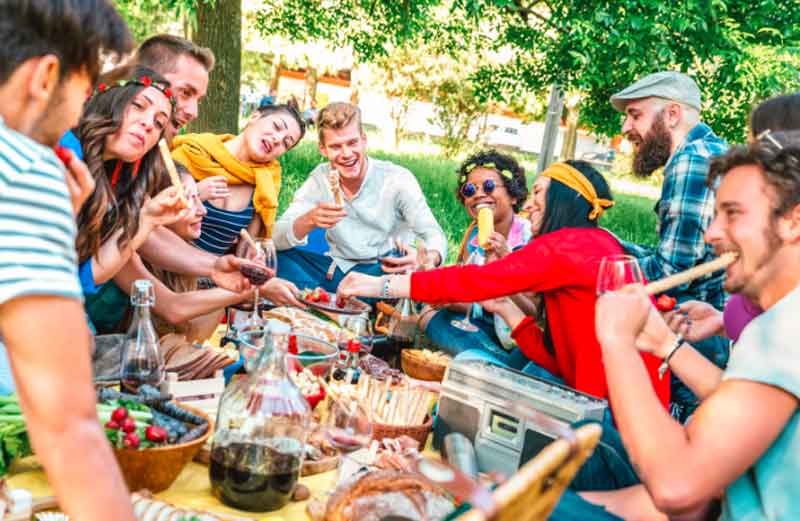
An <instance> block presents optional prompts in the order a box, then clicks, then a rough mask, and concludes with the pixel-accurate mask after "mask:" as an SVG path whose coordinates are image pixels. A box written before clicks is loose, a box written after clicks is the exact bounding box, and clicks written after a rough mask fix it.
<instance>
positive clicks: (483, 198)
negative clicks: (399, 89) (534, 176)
mask: <svg viewBox="0 0 800 521" xmlns="http://www.w3.org/2000/svg"><path fill="white" fill-rule="evenodd" d="M456 173H457V175H458V185H457V187H456V197H457V198H458V200H459V202H460V203H461V204H462V205H463V206H464V209H465V210H466V211H467V214H468V215H469V216H470V217H471V218H472V223H471V224H470V225H469V227H468V228H467V230H466V232H465V233H464V238H463V240H462V241H461V248H460V250H459V253H458V261H459V262H460V263H465V262H467V261H468V259H469V258H470V256H472V255H475V254H478V255H481V256H482V257H483V258H485V260H486V262H491V261H493V260H496V259H498V258H502V257H505V256H506V255H508V254H509V253H511V251H513V250H516V249H519V248H521V247H523V246H524V245H525V244H527V242H528V241H529V240H530V238H531V226H530V223H529V222H528V221H527V220H525V219H523V218H522V217H520V216H518V215H517V212H519V210H520V209H521V208H522V204H523V203H524V202H525V199H526V198H527V197H528V188H527V183H526V180H525V170H524V169H523V168H522V167H521V166H520V165H519V163H517V161H516V160H515V159H514V158H513V157H511V156H509V155H506V154H501V153H499V152H497V151H495V150H486V151H483V152H479V153H477V154H475V155H473V156H471V157H469V158H468V159H467V160H466V161H464V163H462V164H461V166H460V167H459V169H458V171H457V172H456ZM481 208H488V209H489V210H491V212H492V216H493V223H494V232H493V233H492V234H491V235H490V236H489V237H488V240H487V241H486V243H485V244H484V245H483V246H481V244H479V241H478V226H477V218H478V211H479V210H480V209H481ZM470 307H472V310H471V314H470V322H471V323H472V324H473V325H474V326H476V327H477V328H478V330H477V331H474V332H473V331H464V330H462V329H459V328H457V327H455V326H453V325H452V323H453V321H458V320H463V319H464V316H465V313H466V312H467V310H468V309H469V308H470ZM420 317H421V319H420V328H421V330H422V331H424V332H425V334H426V336H427V337H428V338H429V339H430V340H431V341H432V342H433V343H434V344H436V345H437V346H438V347H439V348H441V349H442V350H443V351H445V352H447V353H449V354H451V355H457V354H459V353H462V352H464V351H466V350H469V349H478V350H481V351H485V352H486V353H488V354H491V355H492V356H493V357H495V358H496V359H498V360H501V361H503V362H504V363H507V364H511V365H520V366H521V365H522V364H524V362H525V361H526V358H525V356H524V355H520V356H517V357H516V359H515V360H511V359H510V358H509V356H510V353H511V352H512V350H513V349H514V347H515V344H514V341H513V339H511V335H510V334H511V330H510V328H509V327H508V325H507V324H506V323H505V322H504V321H503V320H502V319H501V318H500V317H499V316H495V315H493V314H492V313H490V312H487V311H485V310H483V309H482V308H481V307H480V306H478V305H473V304H449V305H447V306H444V307H442V308H438V309H437V308H435V307H428V308H426V309H424V310H423V311H422V312H421V313H420Z"/></svg>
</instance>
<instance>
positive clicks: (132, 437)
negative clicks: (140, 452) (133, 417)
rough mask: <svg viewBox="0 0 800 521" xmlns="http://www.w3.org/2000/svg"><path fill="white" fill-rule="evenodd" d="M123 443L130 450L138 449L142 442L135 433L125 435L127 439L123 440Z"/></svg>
mask: <svg viewBox="0 0 800 521" xmlns="http://www.w3.org/2000/svg"><path fill="white" fill-rule="evenodd" d="M122 443H124V444H125V446H126V447H128V448H129V449H138V448H139V445H140V444H141V443H142V440H141V438H139V435H138V434H136V433H135V432H129V433H128V434H126V435H125V438H123V440H122Z"/></svg>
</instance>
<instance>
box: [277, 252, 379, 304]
mask: <svg viewBox="0 0 800 521" xmlns="http://www.w3.org/2000/svg"><path fill="white" fill-rule="evenodd" d="M332 261H333V259H331V258H330V257H328V256H327V255H321V254H319V253H313V252H310V251H303V250H300V249H297V248H292V249H290V250H284V251H279V252H278V273H277V276H278V277H280V278H282V279H284V280H288V281H290V282H293V283H294V284H295V285H296V286H297V287H298V288H299V289H305V288H309V289H314V288H317V287H319V288H322V289H324V290H325V291H328V292H330V293H335V292H336V288H338V287H339V283H340V282H341V281H342V279H343V278H344V276H345V275H347V274H346V273H345V272H343V271H342V270H341V269H339V268H338V267H337V268H336V271H334V273H333V278H332V279H331V280H328V279H327V278H326V274H327V273H328V268H330V265H331V262H332ZM352 271H355V272H358V273H366V274H367V275H375V276H380V275H384V272H383V269H382V268H381V264H380V263H379V262H373V263H369V264H356V265H355V267H353V270H352Z"/></svg>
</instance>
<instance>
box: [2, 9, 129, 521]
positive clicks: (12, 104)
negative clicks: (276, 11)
mask: <svg viewBox="0 0 800 521" xmlns="http://www.w3.org/2000/svg"><path fill="white" fill-rule="evenodd" d="M0 41H2V42H3V45H2V46H0V336H2V340H3V342H4V343H5V348H3V344H2V343H0V349H2V350H5V349H7V351H8V355H9V359H10V367H11V369H12V371H13V374H14V377H15V380H16V382H17V384H18V385H17V387H18V388H17V392H18V397H19V402H20V405H21V407H22V411H23V413H24V415H25V422H26V424H27V429H28V434H29V436H30V441H31V444H32V446H33V449H34V451H35V452H36V455H37V457H38V459H39V462H40V463H41V464H42V465H43V466H44V468H45V471H46V472H47V476H48V478H49V481H50V484H51V485H52V487H53V489H54V490H55V494H56V496H57V497H58V502H59V504H60V505H61V507H62V508H63V509H64V511H65V512H66V513H67V514H69V516H70V517H71V518H72V519H80V520H81V521H106V520H109V519H114V520H123V521H133V519H134V516H133V509H132V508H131V503H130V498H129V496H128V491H127V488H126V487H125V483H124V481H123V479H122V475H121V473H120V471H119V467H117V464H116V462H115V460H114V455H113V454H112V452H111V447H110V446H109V444H108V441H107V440H106V437H105V434H104V433H103V429H102V426H101V424H100V422H99V421H98V419H97V411H96V407H95V404H96V400H95V393H94V386H93V385H92V372H91V366H90V363H89V352H90V348H89V329H88V328H87V325H86V320H85V318H84V314H83V309H82V306H81V292H80V285H79V283H78V276H77V266H76V260H77V259H76V252H75V233H76V230H75V221H74V213H75V212H76V210H77V209H78V208H79V207H80V205H81V204H82V202H83V200H84V199H85V196H86V195H87V191H89V190H90V189H91V183H88V184H87V183H86V182H85V181H82V180H81V178H80V174H81V171H83V173H84V174H86V173H87V172H85V168H84V167H83V165H79V166H80V168H78V169H77V170H76V169H75V167H74V165H78V163H77V160H75V159H74V158H73V157H71V156H70V155H69V153H67V154H64V153H63V152H61V153H60V155H61V157H62V161H63V162H65V163H70V164H72V163H73V162H75V163H74V165H73V167H72V169H71V170H70V171H69V172H65V170H64V165H63V164H62V161H59V158H58V157H56V155H55V154H54V152H53V149H52V147H53V146H55V145H56V143H57V142H58V138H59V137H60V136H61V135H63V133H64V131H65V130H66V129H67V128H69V127H70V126H72V125H75V124H77V122H78V117H79V115H80V112H81V107H82V106H83V102H84V100H85V99H86V96H87V94H88V93H89V92H91V87H92V83H93V81H94V80H95V79H96V78H97V74H98V71H99V68H100V63H101V58H102V57H103V56H107V55H117V56H119V55H121V54H122V53H124V52H127V51H128V50H129V49H130V46H131V38H130V34H129V32H128V29H127V27H126V26H125V22H124V21H123V20H122V18H120V16H119V14H118V13H117V12H116V11H115V10H114V8H113V7H112V6H111V5H110V4H109V3H108V2H107V1H106V0H83V1H81V2H75V1H65V0H0ZM76 175H77V176H78V177H76V178H74V179H70V178H71V176H76ZM0 355H2V358H3V361H5V355H4V353H0ZM0 372H2V370H0Z"/></svg>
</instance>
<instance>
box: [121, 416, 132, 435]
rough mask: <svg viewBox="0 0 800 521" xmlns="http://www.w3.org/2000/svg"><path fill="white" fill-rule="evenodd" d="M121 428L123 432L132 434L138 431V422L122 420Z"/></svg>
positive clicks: (127, 419) (128, 419)
mask: <svg viewBox="0 0 800 521" xmlns="http://www.w3.org/2000/svg"><path fill="white" fill-rule="evenodd" d="M120 427H121V428H122V432H127V433H129V434H130V433H131V432H134V431H135V430H136V422H135V421H134V420H133V418H125V419H124V420H122V423H121V424H120Z"/></svg>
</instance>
